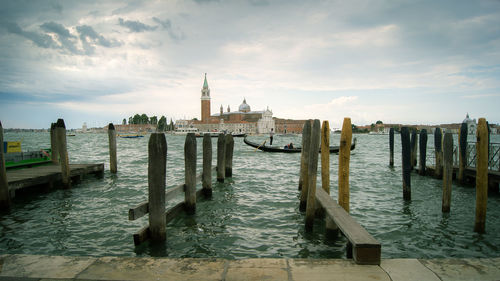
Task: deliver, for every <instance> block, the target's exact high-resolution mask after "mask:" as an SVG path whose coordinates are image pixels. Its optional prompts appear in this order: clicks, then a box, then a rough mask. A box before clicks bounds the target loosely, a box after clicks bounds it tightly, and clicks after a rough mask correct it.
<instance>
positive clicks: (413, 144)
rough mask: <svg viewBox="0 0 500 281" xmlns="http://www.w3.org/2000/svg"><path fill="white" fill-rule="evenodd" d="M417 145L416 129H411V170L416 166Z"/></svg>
mask: <svg viewBox="0 0 500 281" xmlns="http://www.w3.org/2000/svg"><path fill="white" fill-rule="evenodd" d="M417 143H418V135H417V129H415V128H413V130H411V138H410V145H411V169H412V170H413V168H415V166H417Z"/></svg>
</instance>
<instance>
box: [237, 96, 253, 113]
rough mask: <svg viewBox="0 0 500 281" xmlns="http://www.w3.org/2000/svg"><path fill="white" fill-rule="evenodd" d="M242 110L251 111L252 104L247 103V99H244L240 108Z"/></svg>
mask: <svg viewBox="0 0 500 281" xmlns="http://www.w3.org/2000/svg"><path fill="white" fill-rule="evenodd" d="M238 110H239V111H241V112H250V106H249V105H248V104H247V101H246V99H243V103H242V104H241V105H240V107H239V108H238Z"/></svg>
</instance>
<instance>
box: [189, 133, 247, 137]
mask: <svg viewBox="0 0 500 281" xmlns="http://www.w3.org/2000/svg"><path fill="white" fill-rule="evenodd" d="M204 134H207V133H201V134H198V133H197V134H195V137H197V138H202V137H203V135H204ZM208 134H210V137H212V138H218V137H219V135H220V134H221V133H208ZM231 135H232V136H233V138H242V137H245V136H246V135H247V134H245V133H241V134H231Z"/></svg>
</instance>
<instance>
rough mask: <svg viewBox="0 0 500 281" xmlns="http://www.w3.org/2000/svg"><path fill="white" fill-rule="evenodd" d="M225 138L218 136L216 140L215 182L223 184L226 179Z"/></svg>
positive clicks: (221, 135) (223, 135) (222, 135)
mask: <svg viewBox="0 0 500 281" xmlns="http://www.w3.org/2000/svg"><path fill="white" fill-rule="evenodd" d="M225 160H226V137H225V134H219V137H218V138H217V181H218V182H224V178H225V177H226V163H225V162H226V161H225Z"/></svg>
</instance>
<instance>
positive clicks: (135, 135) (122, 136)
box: [118, 134, 144, 139]
mask: <svg viewBox="0 0 500 281" xmlns="http://www.w3.org/2000/svg"><path fill="white" fill-rule="evenodd" d="M118 137H120V138H124V139H135V138H143V137H144V135H141V134H124V135H121V134H119V135H118Z"/></svg>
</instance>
